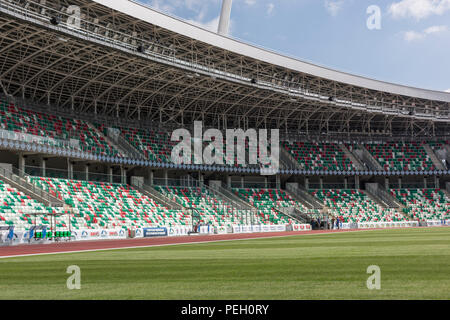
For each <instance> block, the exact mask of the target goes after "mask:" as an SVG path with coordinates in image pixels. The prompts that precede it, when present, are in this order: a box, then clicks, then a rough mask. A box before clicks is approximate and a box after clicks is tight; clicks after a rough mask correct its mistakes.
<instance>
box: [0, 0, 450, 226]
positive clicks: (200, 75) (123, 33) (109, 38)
mask: <svg viewBox="0 0 450 320" xmlns="http://www.w3.org/2000/svg"><path fill="white" fill-rule="evenodd" d="M0 41H1V45H0V125H1V128H0V200H1V201H0V203H1V204H0V226H14V227H15V228H16V229H17V230H24V231H25V230H28V229H30V228H31V227H33V226H36V225H39V226H50V224H51V223H52V222H51V220H52V219H53V218H55V217H56V223H55V225H54V226H52V229H53V230H54V231H61V232H64V231H67V230H89V229H92V230H101V229H104V230H107V229H123V230H126V231H127V232H130V230H135V229H139V228H170V227H186V228H192V226H193V225H195V224H197V223H200V224H206V225H209V226H212V227H214V228H216V229H220V228H223V229H222V230H225V229H226V228H230V229H232V227H233V226H234V225H269V226H270V225H284V226H286V225H294V224H309V223H311V221H312V220H314V219H321V220H327V221H333V220H336V219H339V220H341V222H342V223H344V224H346V225H351V226H352V227H355V226H357V225H358V223H372V225H373V226H375V227H380V226H382V225H383V224H386V223H397V222H398V223H401V222H408V221H410V222H412V221H415V222H417V221H420V222H421V223H422V222H427V221H430V222H431V221H443V220H450V193H449V192H450V143H449V141H450V130H449V129H450V93H445V92H438V91H430V90H424V89H419V88H412V87H406V86H402V85H397V84H392V83H386V82H382V81H378V80H372V79H368V78H364V77H360V76H355V75H351V74H347V73H343V72H339V71H335V70H331V69H328V68H325V67H321V66H317V65H313V64H309V63H305V62H302V61H300V60H298V59H295V58H292V57H288V56H285V55H282V54H279V53H277V52H273V51H269V50H267V49H263V48H259V47H257V46H254V45H250V44H247V43H243V42H241V41H239V40H235V39H232V38H230V37H226V36H223V35H221V34H217V33H214V32H211V31H207V30H205V29H202V28H200V27H198V26H194V25H192V24H189V23H187V22H185V21H182V20H180V19H177V18H175V17H172V16H168V15H166V14H163V13H161V12H158V11H155V10H153V9H151V8H149V7H146V6H143V5H142V4H139V3H137V2H133V1H126V0H114V1H107V0H70V1H66V0H29V1H28V0H27V1H26V0H0ZM195 121H201V122H202V123H203V126H204V128H205V129H206V128H214V129H218V130H220V131H222V132H224V136H225V131H226V130H227V129H237V128H241V129H243V130H244V131H247V130H249V129H255V130H260V129H268V130H269V131H270V130H271V129H279V137H280V152H279V163H280V168H279V170H278V172H276V174H273V175H265V174H262V170H263V167H261V166H260V165H255V164H228V163H227V161H224V164H196V163H195V162H194V163H193V164H191V163H174V162H173V161H172V160H171V153H172V150H173V148H174V146H175V145H176V144H177V142H174V141H172V139H171V137H172V133H173V131H174V130H176V129H179V128H185V129H187V130H189V131H190V132H194V130H195V129H194V122H195ZM193 140H194V139H193ZM206 145H207V143H206ZM245 150H246V151H247V153H249V150H250V147H249V142H248V141H247V142H246V148H245ZM223 152H224V153H225V150H223ZM247 156H248V155H247ZM224 158H225V156H224ZM235 160H236V159H235ZM53 230H52V231H53Z"/></svg>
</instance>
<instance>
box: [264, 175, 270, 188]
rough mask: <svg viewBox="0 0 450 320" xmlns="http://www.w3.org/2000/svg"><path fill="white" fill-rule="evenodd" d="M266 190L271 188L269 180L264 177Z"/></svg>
mask: <svg viewBox="0 0 450 320" xmlns="http://www.w3.org/2000/svg"><path fill="white" fill-rule="evenodd" d="M264 188H266V189H267V188H269V178H267V177H264Z"/></svg>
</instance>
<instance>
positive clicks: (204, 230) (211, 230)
mask: <svg viewBox="0 0 450 320" xmlns="http://www.w3.org/2000/svg"><path fill="white" fill-rule="evenodd" d="M199 233H200V234H214V227H213V226H209V225H208V226H200V230H199Z"/></svg>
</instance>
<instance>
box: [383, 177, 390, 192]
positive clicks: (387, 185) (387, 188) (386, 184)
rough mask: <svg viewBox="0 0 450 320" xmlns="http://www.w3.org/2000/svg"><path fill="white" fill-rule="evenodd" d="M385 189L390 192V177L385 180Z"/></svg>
mask: <svg viewBox="0 0 450 320" xmlns="http://www.w3.org/2000/svg"><path fill="white" fill-rule="evenodd" d="M384 188H385V189H386V190H389V178H388V177H386V178H384Z"/></svg>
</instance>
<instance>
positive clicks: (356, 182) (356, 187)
mask: <svg viewBox="0 0 450 320" xmlns="http://www.w3.org/2000/svg"><path fill="white" fill-rule="evenodd" d="M355 189H357V190H359V189H360V188H359V176H355Z"/></svg>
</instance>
